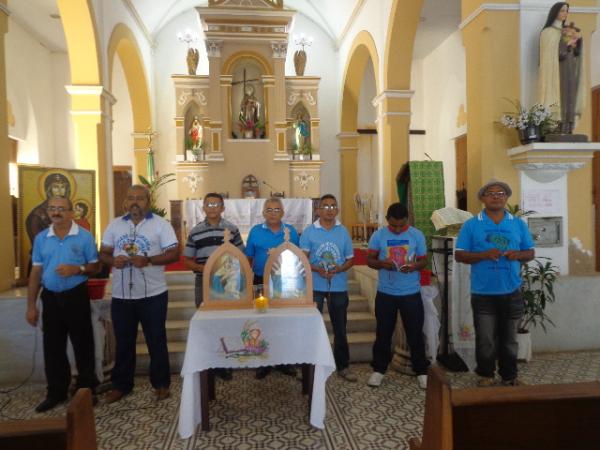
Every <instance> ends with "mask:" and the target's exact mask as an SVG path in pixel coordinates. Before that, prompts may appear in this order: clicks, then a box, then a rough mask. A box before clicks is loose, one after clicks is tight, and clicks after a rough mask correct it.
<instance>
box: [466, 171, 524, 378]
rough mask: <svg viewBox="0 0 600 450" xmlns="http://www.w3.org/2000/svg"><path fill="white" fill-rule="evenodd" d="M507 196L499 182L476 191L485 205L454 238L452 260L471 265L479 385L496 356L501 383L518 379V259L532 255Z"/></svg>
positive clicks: (490, 375) (488, 375)
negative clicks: (510, 210)
mask: <svg viewBox="0 0 600 450" xmlns="http://www.w3.org/2000/svg"><path fill="white" fill-rule="evenodd" d="M511 194H512V190H511V188H510V186H509V185H508V184H506V183H504V182H502V181H496V180H492V181H490V182H488V183H486V184H485V185H484V186H483V187H482V188H481V189H480V190H479V193H478V197H479V199H480V200H481V201H482V202H483V204H484V209H483V211H481V212H480V213H479V214H478V215H477V216H476V217H473V218H471V219H469V220H468V221H466V222H465V224H464V225H463V227H462V229H461V230H460V234H459V235H458V239H457V241H456V252H455V258H456V261H458V262H462V263H465V264H471V306H472V308H473V322H474V325H475V349H476V350H475V357H476V360H477V368H476V369H475V372H477V374H478V375H480V376H481V379H480V380H479V385H480V386H492V385H493V384H494V373H495V371H496V358H498V374H499V375H500V377H501V378H502V384H504V385H507V386H514V385H517V384H520V382H519V380H518V378H517V351H518V344H517V329H518V326H519V321H520V320H521V317H522V316H523V310H524V303H523V297H522V294H521V283H522V279H521V263H525V262H528V261H531V260H532V259H533V258H534V249H533V247H534V244H533V240H532V238H531V234H530V233H529V230H528V229H527V225H526V224H525V222H524V221H522V220H521V219H519V218H517V217H514V216H513V215H512V214H510V213H509V212H508V211H507V210H506V209H505V206H506V201H507V200H508V197H510V196H511Z"/></svg>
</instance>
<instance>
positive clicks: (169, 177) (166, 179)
mask: <svg viewBox="0 0 600 450" xmlns="http://www.w3.org/2000/svg"><path fill="white" fill-rule="evenodd" d="M138 177H139V179H140V183H142V184H143V185H144V186H146V187H147V188H148V190H149V191H150V211H151V212H152V213H153V214H156V215H158V216H160V217H165V216H166V215H167V210H166V209H164V208H159V207H158V206H157V204H156V202H157V200H158V191H159V190H160V188H162V187H163V186H164V185H165V184H167V183H170V182H172V181H175V174H174V173H166V174H164V175H161V176H158V173H157V176H156V177H155V178H154V180H152V181H149V180H148V179H147V178H146V177H144V176H143V175H139V176H138Z"/></svg>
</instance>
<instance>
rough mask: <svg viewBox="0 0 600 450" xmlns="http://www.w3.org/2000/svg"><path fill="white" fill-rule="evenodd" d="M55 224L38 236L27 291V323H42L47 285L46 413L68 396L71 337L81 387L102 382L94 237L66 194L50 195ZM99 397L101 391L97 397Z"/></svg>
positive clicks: (50, 212) (40, 408)
mask: <svg viewBox="0 0 600 450" xmlns="http://www.w3.org/2000/svg"><path fill="white" fill-rule="evenodd" d="M47 212H48V216H49V218H50V220H51V225H50V227H49V228H46V229H45V230H43V231H41V232H40V233H39V234H38V235H37V236H36V237H35V240H34V241H33V254H32V268H31V274H30V275H29V287H28V290H27V314H26V319H27V322H28V323H29V324H30V325H31V326H36V325H37V323H38V319H39V316H40V313H39V309H38V307H37V305H36V301H37V296H38V293H39V291H40V288H42V295H41V298H42V306H43V309H42V325H43V327H42V329H43V342H44V366H45V372H46V380H47V382H48V386H47V392H46V398H45V399H44V401H43V402H41V403H40V404H39V405H38V406H37V407H36V408H35V410H36V412H44V411H48V410H50V409H52V408H54V407H55V406H56V405H58V404H59V403H62V402H63V401H65V400H66V399H67V392H68V389H69V385H70V384H71V367H70V366H69V360H68V358H67V337H68V338H69V339H70V340H71V344H72V345H73V353H74V354H75V363H76V365H77V382H76V387H77V388H91V389H92V390H94V389H95V387H96V386H97V384H98V380H97V379H96V374H95V358H94V333H93V328H92V317H91V307H90V297H89V295H88V291H87V284H86V282H87V277H88V275H90V274H93V273H95V272H97V271H98V266H99V265H98V251H97V250H96V243H95V242H94V237H93V236H92V235H91V234H90V233H89V232H88V231H87V230H84V229H83V228H81V227H79V226H78V225H77V224H76V223H75V222H74V221H73V204H72V203H71V200H69V199H68V198H65V197H53V198H51V199H50V200H48V206H47ZM94 402H95V396H94Z"/></svg>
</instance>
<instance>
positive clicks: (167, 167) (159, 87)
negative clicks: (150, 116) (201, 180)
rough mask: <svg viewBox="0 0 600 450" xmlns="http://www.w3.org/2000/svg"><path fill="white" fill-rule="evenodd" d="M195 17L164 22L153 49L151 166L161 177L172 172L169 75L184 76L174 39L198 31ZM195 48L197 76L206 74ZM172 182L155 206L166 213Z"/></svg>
mask: <svg viewBox="0 0 600 450" xmlns="http://www.w3.org/2000/svg"><path fill="white" fill-rule="evenodd" d="M198 23H199V22H198V14H197V13H196V11H195V10H192V9H190V10H188V11H186V12H184V13H182V14H180V15H178V16H176V17H174V18H173V20H171V21H169V22H167V23H166V24H165V26H164V27H163V28H162V29H161V30H160V32H159V33H158V34H157V35H156V37H155V41H156V48H155V49H154V55H153V56H154V60H153V78H154V86H153V87H152V89H151V96H152V97H153V98H154V104H153V110H154V114H155V117H156V119H155V128H156V131H157V132H158V137H157V138H156V140H155V141H154V143H155V145H156V149H157V150H156V153H155V157H154V158H155V163H156V167H157V168H158V169H159V170H160V173H161V174H165V173H169V172H174V171H175V165H174V161H175V154H176V148H175V145H176V144H175V139H176V137H175V120H174V118H175V88H174V85H173V80H172V79H171V75H173V74H187V65H186V62H185V57H186V52H187V48H186V46H185V44H183V43H181V42H179V41H178V40H177V37H176V36H177V33H178V32H180V31H184V30H185V29H186V28H190V29H192V30H195V31H197V32H198V33H199V32H200V29H199V25H198ZM195 47H196V48H197V49H198V51H199V53H200V59H199V63H198V70H197V74H198V75H208V58H207V56H206V49H205V47H204V43H203V42H197V43H196V45H195ZM177 198H178V196H177V185H176V183H169V184H167V185H166V186H165V187H164V189H163V190H162V193H161V196H160V198H159V205H160V206H161V207H163V208H167V211H168V210H169V208H168V205H169V202H168V201H169V199H177Z"/></svg>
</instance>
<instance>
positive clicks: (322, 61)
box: [285, 13, 343, 199]
mask: <svg viewBox="0 0 600 450" xmlns="http://www.w3.org/2000/svg"><path fill="white" fill-rule="evenodd" d="M300 33H306V34H307V35H309V36H312V37H314V39H315V42H314V44H313V45H312V46H311V47H308V48H307V49H306V53H307V62H306V70H305V71H304V74H305V75H307V76H316V77H320V78H321V81H320V82H319V103H318V111H319V118H320V119H321V123H320V125H319V134H320V156H321V159H322V160H323V161H324V164H323V165H322V166H321V194H327V193H331V194H333V195H335V196H336V197H337V198H338V199H339V198H340V192H341V191H340V159H339V151H338V149H339V142H338V140H337V138H336V134H337V133H338V132H339V123H340V120H339V103H340V101H341V100H340V95H341V88H340V86H341V85H340V84H338V83H339V72H340V70H343V69H340V67H343V65H340V64H338V63H339V55H338V54H337V52H336V50H335V43H334V42H333V41H332V40H331V38H330V37H329V36H328V35H327V34H326V33H325V32H324V31H323V30H322V28H320V27H319V26H318V25H317V24H315V23H314V22H313V21H312V20H310V19H309V18H308V17H306V16H305V15H303V14H300V13H298V14H296V17H295V21H294V26H293V29H292V31H291V32H290V40H289V43H288V53H287V58H286V61H285V74H286V75H287V76H289V75H296V72H295V71H294V52H295V51H296V46H295V45H294V41H293V36H294V34H300Z"/></svg>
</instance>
